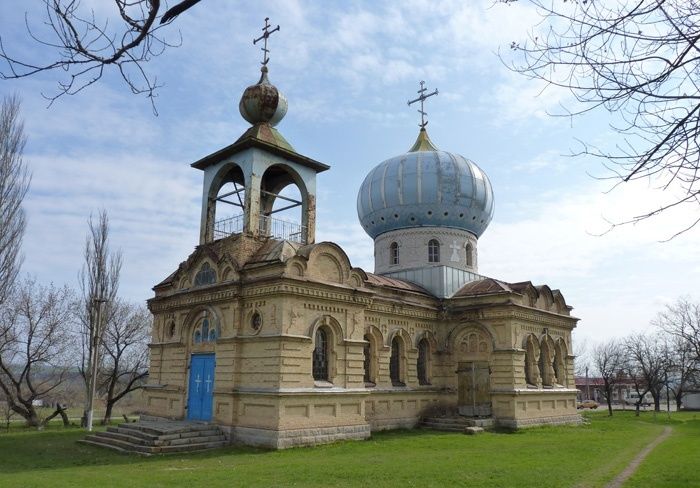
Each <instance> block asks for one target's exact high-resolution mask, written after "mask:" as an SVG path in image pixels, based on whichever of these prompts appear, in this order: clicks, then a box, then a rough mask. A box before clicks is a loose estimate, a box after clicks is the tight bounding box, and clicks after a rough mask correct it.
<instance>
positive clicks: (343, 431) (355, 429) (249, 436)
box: [230, 424, 371, 449]
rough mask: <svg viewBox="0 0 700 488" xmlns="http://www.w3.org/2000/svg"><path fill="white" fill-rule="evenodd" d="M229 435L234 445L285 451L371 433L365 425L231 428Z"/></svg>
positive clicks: (367, 437) (364, 437)
mask: <svg viewBox="0 0 700 488" xmlns="http://www.w3.org/2000/svg"><path fill="white" fill-rule="evenodd" d="M230 435H231V438H232V441H233V442H234V443H235V444H245V445H248V446H259V447H269V448H271V449H286V448H289V447H297V446H313V445H316V444H328V443H330V442H336V441H344V440H364V439H369V437H370V435H371V432H370V426H369V425H368V424H365V425H345V426H337V427H320V428H311V429H291V430H270V429H258V428H253V427H232V428H231V432H230Z"/></svg>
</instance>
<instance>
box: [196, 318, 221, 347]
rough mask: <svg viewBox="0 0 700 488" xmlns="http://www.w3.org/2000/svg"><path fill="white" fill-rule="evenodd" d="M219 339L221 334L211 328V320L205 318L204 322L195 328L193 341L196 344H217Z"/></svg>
mask: <svg viewBox="0 0 700 488" xmlns="http://www.w3.org/2000/svg"><path fill="white" fill-rule="evenodd" d="M218 337H219V332H218V330H217V328H216V327H214V326H211V324H210V323H209V319H208V318H205V319H204V320H202V322H201V323H200V324H199V325H198V326H197V327H196V328H195V330H194V332H193V334H192V341H193V342H194V343H195V344H200V343H202V342H215V341H216V339H217V338H218Z"/></svg>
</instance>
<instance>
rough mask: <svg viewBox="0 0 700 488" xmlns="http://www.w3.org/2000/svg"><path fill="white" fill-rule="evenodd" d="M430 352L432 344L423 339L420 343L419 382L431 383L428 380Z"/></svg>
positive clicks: (421, 383) (420, 383)
mask: <svg viewBox="0 0 700 488" xmlns="http://www.w3.org/2000/svg"><path fill="white" fill-rule="evenodd" d="M429 354H430V344H428V341H427V339H421V341H420V342H419V343H418V384H419V385H429V384H430V381H428V356H429Z"/></svg>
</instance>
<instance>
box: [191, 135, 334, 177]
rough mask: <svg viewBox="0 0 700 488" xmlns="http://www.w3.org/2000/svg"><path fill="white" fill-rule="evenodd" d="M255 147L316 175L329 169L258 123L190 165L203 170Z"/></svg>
mask: <svg viewBox="0 0 700 488" xmlns="http://www.w3.org/2000/svg"><path fill="white" fill-rule="evenodd" d="M251 147H255V148H258V149H263V150H265V151H268V152H270V153H272V154H276V155H278V156H281V157H283V158H285V159H288V160H290V161H294V162H295V163H299V164H301V165H302V166H306V167H308V168H311V169H313V170H314V171H316V172H317V173H321V172H322V171H326V170H327V169H329V168H330V166H328V165H327V164H323V163H321V162H319V161H316V160H314V159H311V158H307V157H306V156H302V155H301V154H299V153H298V152H296V151H295V150H294V148H293V147H292V146H291V144H289V143H288V142H287V140H286V139H285V138H284V137H283V136H282V134H280V132H279V131H278V130H277V129H275V128H274V127H272V126H271V125H270V124H266V123H260V124H255V125H254V126H252V127H250V128H249V129H248V130H247V131H245V132H244V133H243V135H242V136H241V137H239V138H238V140H237V141H236V142H234V143H233V144H231V145H229V146H226V147H224V148H223V149H219V150H218V151H216V152H213V153H211V154H210V155H208V156H205V157H203V158H202V159H200V160H198V161H195V162H194V163H192V164H191V166H192V167H193V168H197V169H201V170H203V169H205V168H207V167H209V166H212V165H214V164H217V163H218V162H220V161H221V160H222V159H225V158H227V157H229V156H232V155H234V154H236V153H239V152H241V151H244V150H246V149H248V148H251Z"/></svg>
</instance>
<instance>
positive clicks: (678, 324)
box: [652, 298, 700, 409]
mask: <svg viewBox="0 0 700 488" xmlns="http://www.w3.org/2000/svg"><path fill="white" fill-rule="evenodd" d="M652 323H653V324H654V325H655V326H656V327H657V328H658V329H659V330H660V331H661V332H662V333H664V334H665V335H666V337H667V339H666V341H665V342H666V344H667V355H668V358H667V360H668V363H669V381H668V382H667V385H668V387H669V389H670V390H671V392H672V393H673V397H674V400H675V402H676V408H678V409H680V408H681V406H682V402H683V394H684V393H685V391H686V389H687V388H688V387H690V386H692V385H694V384H695V383H696V382H697V381H698V380H699V379H700V307H698V304H695V303H693V302H691V301H690V299H689V298H679V299H678V300H677V301H676V302H675V303H674V304H671V305H667V306H666V310H664V311H663V312H660V313H659V314H658V315H657V317H656V319H655V320H654V321H653V322H652Z"/></svg>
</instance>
